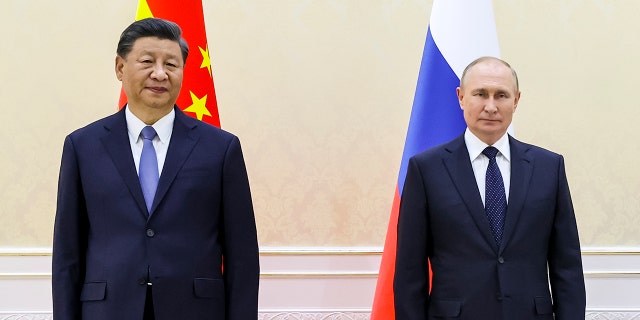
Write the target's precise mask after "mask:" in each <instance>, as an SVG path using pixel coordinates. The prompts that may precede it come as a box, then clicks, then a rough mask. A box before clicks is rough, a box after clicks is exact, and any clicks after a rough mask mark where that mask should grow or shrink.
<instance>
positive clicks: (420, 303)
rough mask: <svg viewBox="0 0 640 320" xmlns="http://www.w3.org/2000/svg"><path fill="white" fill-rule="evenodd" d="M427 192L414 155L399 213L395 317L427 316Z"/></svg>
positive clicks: (400, 319)
mask: <svg viewBox="0 0 640 320" xmlns="http://www.w3.org/2000/svg"><path fill="white" fill-rule="evenodd" d="M427 201H428V199H427V196H426V190H425V185H424V181H423V178H422V174H421V172H420V168H419V166H418V163H417V161H416V159H415V158H412V159H411V160H410V161H409V167H408V169H407V178H406V180H405V184H404V189H403V192H402V198H401V202H400V213H399V217H398V247H397V253H396V269H395V275H394V282H393V289H394V303H395V315H396V320H424V319H427V316H428V295H429V271H428V270H429V265H428V245H429V243H428V240H429V239H430V236H429V230H430V229H429V219H428V214H427Z"/></svg>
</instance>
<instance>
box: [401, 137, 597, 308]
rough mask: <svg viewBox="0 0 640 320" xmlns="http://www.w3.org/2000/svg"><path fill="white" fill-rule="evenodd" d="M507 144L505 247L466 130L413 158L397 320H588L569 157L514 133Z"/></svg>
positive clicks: (406, 192)
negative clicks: (489, 214) (492, 222)
mask: <svg viewBox="0 0 640 320" xmlns="http://www.w3.org/2000/svg"><path fill="white" fill-rule="evenodd" d="M509 144H510V148H511V186H510V191H509V200H508V208H507V214H506V221H505V227H504V235H503V240H502V245H501V246H500V247H499V248H498V247H497V245H496V243H495V241H494V240H493V236H492V232H491V228H490V226H489V222H488V220H487V218H486V215H485V213H484V206H483V204H482V199H481V197H480V191H479V190H478V186H477V183H476V181H475V177H474V174H473V169H472V167H471V161H470V160H469V153H468V151H467V147H466V145H465V142H464V135H462V136H460V137H458V138H456V139H454V140H452V141H451V142H449V143H446V144H444V145H441V146H437V147H434V148H432V149H429V150H427V151H424V152H422V153H420V154H418V155H416V156H414V157H413V158H411V159H410V161H409V168H408V172H407V178H406V181H405V185H404V190H403V193H402V199H401V204H400V215H399V220H398V247H397V258H396V271H395V279H394V291H395V300H394V301H395V307H396V320H414V319H415V320H418V319H419V320H424V319H491V320H500V319H504V320H512V319H518V320H528V319H532V320H533V319H537V320H540V319H548V320H552V319H554V315H555V319H556V320H569V319H580V320H583V319H584V317H585V304H586V298H585V287H584V276H583V272H582V260H581V254H580V243H579V240H578V231H577V227H576V220H575V215H574V212H573V205H572V203H571V196H570V194H569V186H568V183H567V179H566V175H565V168H564V160H563V158H562V156H560V155H558V154H555V153H552V152H550V151H547V150H544V149H542V148H538V147H535V146H532V145H529V144H525V143H522V142H519V141H517V140H516V139H514V138H512V137H509ZM427 261H430V263H431V268H432V274H431V275H432V277H433V279H432V281H433V282H432V286H431V287H430V286H429V272H428V271H427V270H428V262H427Z"/></svg>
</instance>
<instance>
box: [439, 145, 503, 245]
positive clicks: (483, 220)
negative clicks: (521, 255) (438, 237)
mask: <svg viewBox="0 0 640 320" xmlns="http://www.w3.org/2000/svg"><path fill="white" fill-rule="evenodd" d="M445 150H446V151H447V152H449V156H448V157H445V159H444V163H445V167H446V168H447V170H448V171H449V174H450V175H451V179H452V180H453V183H454V185H455V186H456V189H457V190H458V193H459V194H460V197H462V200H463V201H464V203H465V205H466V206H467V210H468V211H469V213H470V214H471V217H472V218H473V220H474V221H475V223H476V225H477V227H478V230H479V231H480V233H481V234H482V237H483V238H484V239H485V240H486V241H487V243H488V244H489V245H490V246H491V247H492V248H493V249H494V250H495V251H496V252H497V251H498V248H497V246H496V243H495V240H494V239H493V235H492V234H491V227H490V226H489V221H488V220H487V216H486V215H485V213H484V205H483V204H482V198H481V197H480V191H479V190H478V184H477V182H476V179H475V176H474V174H473V168H472V167H471V161H470V160H469V151H468V150H467V147H466V145H465V143H464V135H462V136H460V137H458V138H457V139H455V140H454V141H453V142H452V143H451V144H449V145H448V146H446V147H445Z"/></svg>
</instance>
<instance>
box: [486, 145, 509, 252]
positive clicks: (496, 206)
mask: <svg viewBox="0 0 640 320" xmlns="http://www.w3.org/2000/svg"><path fill="white" fill-rule="evenodd" d="M482 153H483V154H484V155H485V156H487V157H488V158H489V165H488V166H487V175H486V180H485V198H484V203H485V205H484V212H485V213H486V215H487V219H489V225H490V226H491V231H492V232H493V237H494V239H495V241H496V244H497V245H498V247H500V245H501V244H502V232H503V231H504V220H505V216H506V214H507V196H506V194H505V191H504V181H503V180H502V174H500V168H498V163H497V162H496V155H497V154H498V149H496V148H494V147H487V148H485V149H484V150H483V151H482Z"/></svg>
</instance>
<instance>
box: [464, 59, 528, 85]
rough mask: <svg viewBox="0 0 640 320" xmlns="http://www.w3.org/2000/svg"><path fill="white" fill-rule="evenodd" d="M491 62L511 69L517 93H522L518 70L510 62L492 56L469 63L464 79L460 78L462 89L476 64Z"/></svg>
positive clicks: (465, 69)
mask: <svg viewBox="0 0 640 320" xmlns="http://www.w3.org/2000/svg"><path fill="white" fill-rule="evenodd" d="M489 60H492V61H497V62H500V63H502V64H503V65H504V66H505V67H507V68H509V69H510V70H511V75H512V76H513V84H514V86H515V89H516V92H518V91H520V83H519V82H518V74H517V73H516V70H515V69H514V68H513V67H512V66H511V65H510V64H509V63H508V62H506V61H504V60H502V59H500V58H496V57H491V56H485V57H480V58H478V59H475V60H473V61H471V63H469V65H468V66H467V67H466V68H464V71H463V72H462V77H460V87H461V88H462V86H463V85H464V81H465V80H466V78H467V73H468V72H469V70H471V68H473V67H474V66H475V65H476V64H478V63H480V62H484V61H489Z"/></svg>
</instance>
